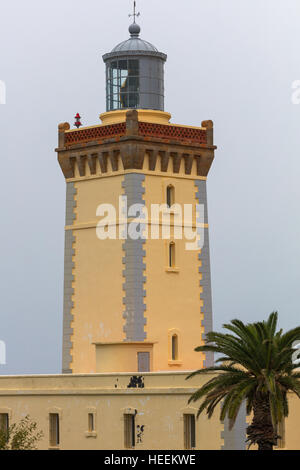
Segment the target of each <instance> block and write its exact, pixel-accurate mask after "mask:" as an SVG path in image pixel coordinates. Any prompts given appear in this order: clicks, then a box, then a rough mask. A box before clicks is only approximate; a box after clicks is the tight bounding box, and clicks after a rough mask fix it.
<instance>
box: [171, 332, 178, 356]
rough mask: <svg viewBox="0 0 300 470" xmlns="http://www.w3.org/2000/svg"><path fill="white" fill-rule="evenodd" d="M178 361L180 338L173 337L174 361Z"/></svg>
mask: <svg viewBox="0 0 300 470" xmlns="http://www.w3.org/2000/svg"><path fill="white" fill-rule="evenodd" d="M177 359H178V336H177V335H173V336H172V361H177Z"/></svg>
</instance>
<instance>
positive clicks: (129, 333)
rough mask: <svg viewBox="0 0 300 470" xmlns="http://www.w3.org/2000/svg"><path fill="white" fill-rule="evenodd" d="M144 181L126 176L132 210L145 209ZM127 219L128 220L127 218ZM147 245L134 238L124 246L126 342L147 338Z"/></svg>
mask: <svg viewBox="0 0 300 470" xmlns="http://www.w3.org/2000/svg"><path fill="white" fill-rule="evenodd" d="M144 180H145V176H144V175H141V174H136V173H130V174H127V175H125V177H124V181H123V183H122V186H123V188H124V194H125V196H127V204H128V207H130V206H132V205H133V204H142V205H145V201H144V200H143V194H144V192H145V189H144V188H143V181H144ZM125 216H126V217H127V214H125ZM144 244H145V240H143V239H138V240H133V239H132V238H131V237H127V239H126V240H125V241H124V244H123V251H124V254H125V256H124V258H123V264H124V265H125V269H124V270H123V276H124V279H125V283H124V284H123V289H124V292H125V296H124V299H123V303H124V305H125V311H124V314H123V317H124V319H125V321H126V323H125V325H124V328H123V330H124V332H125V334H126V340H125V341H144V340H145V339H146V337H147V335H146V333H145V331H144V327H145V325H146V318H145V316H144V312H145V310H146V305H145V302H144V298H145V296H146V290H145V289H144V284H145V282H146V277H145V276H144V270H145V269H146V265H145V264H144V260H143V259H144V257H145V255H146V253H145V251H144Z"/></svg>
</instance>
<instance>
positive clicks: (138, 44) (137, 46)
mask: <svg viewBox="0 0 300 470" xmlns="http://www.w3.org/2000/svg"><path fill="white" fill-rule="evenodd" d="M140 31H141V28H140V26H139V25H138V24H136V23H133V24H132V25H130V26H129V33H130V38H129V39H126V41H123V42H120V43H119V44H118V45H117V46H116V47H114V48H113V50H112V51H111V52H110V53H108V54H105V55H104V56H103V60H104V61H106V60H107V59H110V58H114V57H117V56H124V55H155V56H159V57H161V58H162V59H163V60H166V59H167V56H166V54H163V53H162V52H159V51H158V49H157V48H156V47H155V46H154V45H153V44H151V43H150V42H148V41H145V40H144V39H141V38H140V37H139V34H140Z"/></svg>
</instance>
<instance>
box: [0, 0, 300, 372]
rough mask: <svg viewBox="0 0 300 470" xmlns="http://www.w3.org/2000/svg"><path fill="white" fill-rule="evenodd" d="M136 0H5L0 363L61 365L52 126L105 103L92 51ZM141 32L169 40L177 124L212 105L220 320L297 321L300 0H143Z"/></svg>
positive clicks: (85, 117)
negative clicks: (1, 355)
mask: <svg viewBox="0 0 300 470" xmlns="http://www.w3.org/2000/svg"><path fill="white" fill-rule="evenodd" d="M132 3H133V2H132V1H130V0H85V1H84V2H83V1H82V0H51V1H48V2H46V1H40V0H26V1H23V0H9V1H8V0H2V1H1V12H0V13H1V16H0V22H1V27H0V80H2V81H4V82H5V83H6V87H7V98H6V104H5V105H0V136H1V185H0V196H1V197H0V206H1V226H2V230H1V234H0V236H1V243H0V250H1V252H0V256H1V258H0V259H1V263H0V280H1V283H0V286H1V295H0V340H3V341H5V342H6V346H7V365H6V366H0V373H2V374H7V373H9V374H11V373H56V372H60V369H61V336H62V294H63V290H62V289H63V250H64V215H65V182H64V178H63V175H62V173H61V170H60V168H59V165H58V164H57V162H56V154H55V153H54V149H55V147H56V146H57V124H58V123H59V122H64V121H68V122H70V123H71V124H73V122H74V119H73V116H74V115H75V114H76V113H77V112H80V114H81V116H82V122H83V124H84V125H94V124H97V123H98V122H99V120H98V115H99V114H100V113H101V112H103V111H105V83H104V64H103V62H102V59H101V56H102V54H104V53H106V52H109V51H110V50H111V49H112V48H113V47H114V46H115V45H116V44H117V43H119V42H121V41H122V40H125V39H127V37H128V31H127V28H128V26H129V23H130V22H129V18H128V13H130V11H131V9H132ZM138 9H139V10H140V11H141V13H142V16H141V17H140V18H139V20H138V22H139V24H140V25H141V27H142V34H141V37H142V38H143V39H146V40H148V41H150V42H152V43H153V44H154V45H156V47H157V48H158V49H159V50H160V51H162V52H166V53H167V54H168V62H167V65H166V83H165V86H166V106H165V108H166V111H169V112H171V113H172V116H173V119H172V122H174V123H180V124H190V125H195V126H200V125H201V121H202V120H206V119H212V120H213V121H214V126H215V142H216V145H217V146H218V150H217V152H216V158H215V161H214V163H213V167H212V169H211V171H210V174H209V179H208V202H209V222H210V245H211V271H212V289H213V314H214V326H215V329H219V328H220V327H221V325H222V324H223V323H224V322H227V321H229V320H230V319H233V318H236V317H239V318H241V319H243V320H245V321H254V320H258V319H262V318H266V317H267V315H268V314H269V313H270V312H271V311H273V310H275V309H276V310H278V311H279V314H280V323H281V325H282V327H284V328H291V327H294V326H296V325H298V324H299V323H300V315H299V299H298V295H299V291H300V283H299V262H300V221H299V204H300V185H299V173H300V145H299V140H300V131H299V130H300V129H299V124H300V105H295V104H292V101H291V96H292V83H293V82H294V81H295V80H300V61H299V44H300V28H299V17H300V2H299V0H285V1H284V2H282V1H281V0H243V1H241V0H209V1H207V0H205V1H203V0H188V1H186V2H182V1H179V0H163V1H161V0H138Z"/></svg>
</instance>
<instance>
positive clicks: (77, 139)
mask: <svg viewBox="0 0 300 470" xmlns="http://www.w3.org/2000/svg"><path fill="white" fill-rule="evenodd" d="M126 134H127V133H126V122H123V123H120V124H111V125H109V126H95V127H90V128H88V129H79V130H74V131H72V132H66V133H65V146H66V147H68V146H70V145H76V144H82V143H87V142H94V141H95V142H98V141H99V140H102V139H109V138H112V137H122V136H125V135H126ZM137 135H139V136H142V137H157V138H159V139H167V140H174V141H179V142H181V141H183V142H190V143H197V144H204V145H206V144H207V135H206V130H204V129H197V128H193V127H181V126H173V125H172V126H168V125H166V124H154V123H150V122H140V121H139V122H138V134H137Z"/></svg>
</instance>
